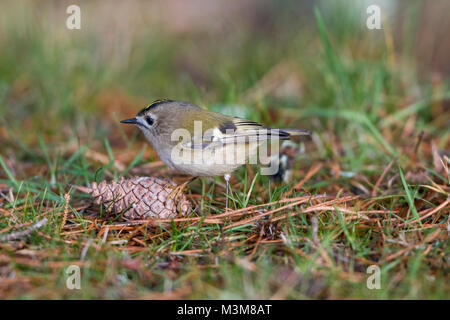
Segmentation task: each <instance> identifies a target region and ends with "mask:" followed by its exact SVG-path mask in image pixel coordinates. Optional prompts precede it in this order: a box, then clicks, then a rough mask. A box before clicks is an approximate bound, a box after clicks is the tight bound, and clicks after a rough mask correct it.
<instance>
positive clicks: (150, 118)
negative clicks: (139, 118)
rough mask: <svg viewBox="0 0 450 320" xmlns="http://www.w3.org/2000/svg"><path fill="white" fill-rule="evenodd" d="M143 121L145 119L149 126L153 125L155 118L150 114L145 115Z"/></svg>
mask: <svg viewBox="0 0 450 320" xmlns="http://www.w3.org/2000/svg"><path fill="white" fill-rule="evenodd" d="M145 121H147V123H148V125H149V126H151V125H153V123H154V122H155V120H154V119H153V118H152V117H150V116H147V117H145Z"/></svg>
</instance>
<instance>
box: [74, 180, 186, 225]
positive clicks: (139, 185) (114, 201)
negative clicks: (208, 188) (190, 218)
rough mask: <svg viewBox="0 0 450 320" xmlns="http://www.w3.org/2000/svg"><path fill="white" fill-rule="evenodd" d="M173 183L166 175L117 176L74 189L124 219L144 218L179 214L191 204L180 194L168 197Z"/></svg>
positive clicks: (169, 216)
mask: <svg viewBox="0 0 450 320" xmlns="http://www.w3.org/2000/svg"><path fill="white" fill-rule="evenodd" d="M174 186H176V185H175V183H174V182H173V181H170V180H168V179H158V178H155V177H134V178H131V179H124V178H120V179H119V181H111V183H107V182H106V181H103V182H101V183H99V184H97V183H96V182H94V183H92V184H91V186H90V188H84V187H77V189H79V190H81V191H84V192H86V193H90V194H91V195H92V196H93V197H94V198H95V203H96V204H103V206H104V207H105V208H109V211H110V212H112V213H115V214H118V213H121V212H122V211H124V210H126V209H128V210H126V211H125V212H124V213H123V217H124V218H126V219H144V218H162V219H165V218H174V217H177V216H178V215H179V214H181V215H184V214H186V213H187V212H188V211H189V210H190V208H191V205H190V203H189V201H188V200H187V199H186V196H185V195H184V194H181V195H179V196H178V197H177V198H176V199H174V197H170V198H169V197H168V196H169V194H170V193H171V192H172V191H173V187H174Z"/></svg>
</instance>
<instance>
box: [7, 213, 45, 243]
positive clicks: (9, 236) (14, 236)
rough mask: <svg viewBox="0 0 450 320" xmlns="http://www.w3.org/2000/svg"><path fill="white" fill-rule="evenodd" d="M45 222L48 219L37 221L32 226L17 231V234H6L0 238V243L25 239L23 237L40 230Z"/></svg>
mask: <svg viewBox="0 0 450 320" xmlns="http://www.w3.org/2000/svg"><path fill="white" fill-rule="evenodd" d="M47 221H48V219H47V218H44V219H42V220H39V221H38V222H36V223H35V224H33V225H32V226H30V227H28V228H26V229H25V230H23V231H17V232H13V233H10V234H6V235H4V236H2V237H0V241H11V240H18V239H22V238H25V237H27V236H29V235H30V234H31V233H32V232H33V231H35V230H37V229H39V228H42V227H43V226H44V225H45V224H46V223H47Z"/></svg>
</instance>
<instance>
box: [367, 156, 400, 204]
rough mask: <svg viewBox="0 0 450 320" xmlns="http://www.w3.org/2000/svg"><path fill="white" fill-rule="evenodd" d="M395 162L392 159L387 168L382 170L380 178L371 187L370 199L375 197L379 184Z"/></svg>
mask: <svg viewBox="0 0 450 320" xmlns="http://www.w3.org/2000/svg"><path fill="white" fill-rule="evenodd" d="M395 160H396V158H394V159H392V160H391V162H389V164H388V166H387V167H386V168H384V171H383V173H382V174H381V176H380V177H379V178H378V180H377V182H376V183H375V185H374V186H373V189H372V197H375V196H376V195H377V189H378V187H379V186H380V184H381V182H382V181H383V179H384V176H385V175H386V174H387V173H388V172H389V170H391V168H392V165H393V164H394V162H395Z"/></svg>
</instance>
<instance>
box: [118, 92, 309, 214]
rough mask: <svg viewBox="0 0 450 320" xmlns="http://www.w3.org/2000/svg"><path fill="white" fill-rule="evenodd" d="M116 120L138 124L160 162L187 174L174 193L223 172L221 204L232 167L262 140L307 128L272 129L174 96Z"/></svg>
mask: <svg viewBox="0 0 450 320" xmlns="http://www.w3.org/2000/svg"><path fill="white" fill-rule="evenodd" d="M121 123H129V124H134V125H136V126H138V127H139V129H141V130H142V132H143V133H144V135H145V137H146V138H147V139H148V140H149V141H150V142H151V144H152V145H153V147H154V149H155V150H156V152H157V153H158V156H159V157H160V158H161V160H162V161H163V162H164V163H166V164H167V165H168V166H169V167H170V168H171V169H174V170H177V171H179V172H181V173H185V174H188V175H191V176H192V178H191V179H189V180H188V181H186V182H185V183H183V184H182V185H181V186H179V187H178V190H177V192H178V193H179V192H181V191H182V190H183V189H184V187H185V186H186V185H187V184H188V183H189V182H191V181H192V180H194V179H195V178H197V177H202V176H223V177H224V179H225V181H226V194H227V197H226V208H228V192H229V180H230V177H231V173H232V172H233V171H234V170H235V169H237V168H238V167H239V166H241V165H243V164H245V163H246V162H247V161H248V159H249V158H250V157H252V156H254V155H255V154H256V153H257V150H258V147H259V146H260V145H261V144H262V143H264V142H267V141H272V140H274V139H279V140H288V139H290V137H291V136H298V135H309V132H308V131H306V130H301V129H272V128H268V127H265V126H263V125H261V124H259V123H256V122H253V121H250V120H245V119H242V118H237V117H230V116H227V115H223V114H220V113H216V112H211V111H207V110H204V109H202V108H200V107H197V106H195V105H192V104H190V103H187V102H181V101H173V100H156V101H154V102H153V103H152V104H150V105H149V106H148V107H146V108H144V109H142V110H141V111H139V112H138V114H137V115H136V117H134V118H131V119H127V120H122V121H121Z"/></svg>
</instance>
